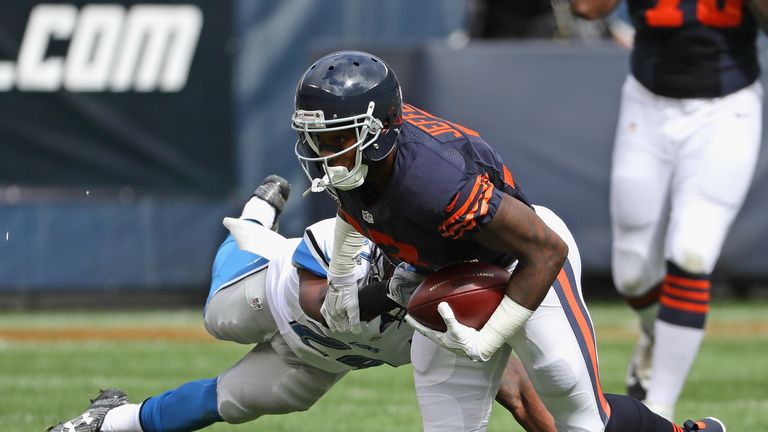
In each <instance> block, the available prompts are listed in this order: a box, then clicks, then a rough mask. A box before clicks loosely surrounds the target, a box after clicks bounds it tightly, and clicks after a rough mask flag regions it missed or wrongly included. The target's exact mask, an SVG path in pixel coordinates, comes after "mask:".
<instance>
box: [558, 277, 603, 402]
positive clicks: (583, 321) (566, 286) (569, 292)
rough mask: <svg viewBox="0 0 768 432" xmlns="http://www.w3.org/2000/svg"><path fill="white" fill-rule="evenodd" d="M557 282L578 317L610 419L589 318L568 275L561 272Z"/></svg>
mask: <svg viewBox="0 0 768 432" xmlns="http://www.w3.org/2000/svg"><path fill="white" fill-rule="evenodd" d="M557 281H558V282H560V285H561V286H562V287H563V292H564V293H565V297H566V299H567V300H568V304H569V305H570V307H571V310H572V311H573V315H574V316H575V317H576V322H577V323H578V325H579V329H580V330H581V333H582V334H583V335H584V343H585V344H586V345H587V350H588V351H589V358H590V359H591V360H592V367H593V369H594V370H593V372H594V374H595V380H596V381H597V382H596V383H595V387H597V392H598V394H599V397H600V405H601V406H602V407H603V411H605V414H606V415H607V416H608V417H610V416H611V406H610V405H609V404H608V401H607V400H605V396H604V395H603V389H602V386H600V374H599V373H598V367H597V352H595V348H596V345H595V339H594V337H593V336H592V332H591V331H590V329H589V324H587V318H586V317H585V316H584V314H582V313H581V307H580V306H579V302H578V300H576V298H575V297H574V295H573V293H574V288H575V287H572V286H571V282H570V281H569V280H568V275H567V274H566V273H565V270H560V273H559V274H558V275H557Z"/></svg>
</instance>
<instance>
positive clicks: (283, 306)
mask: <svg viewBox="0 0 768 432" xmlns="http://www.w3.org/2000/svg"><path fill="white" fill-rule="evenodd" d="M288 192H289V188H288V183H287V182H286V181H285V180H284V179H282V178H280V177H277V176H269V177H267V178H266V179H265V180H264V182H262V184H261V185H260V186H259V188H257V190H256V192H255V193H254V198H251V200H250V201H249V202H248V203H247V204H246V206H245V208H244V210H243V214H242V216H241V217H240V219H235V220H232V219H227V220H225V225H227V227H228V228H229V229H230V231H231V232H232V235H230V236H229V237H228V238H227V239H226V240H225V241H224V243H223V244H222V245H221V247H220V248H219V251H218V253H217V255H216V259H215V261H214V266H213V281H212V283H211V290H210V294H209V297H208V301H207V303H206V307H205V313H204V319H205V326H206V329H207V330H208V332H209V333H211V334H212V335H213V336H215V337H216V338H217V339H221V340H227V341H233V342H237V343H241V344H256V346H255V347H254V348H253V349H252V350H251V351H250V352H249V353H248V354H246V355H245V356H244V357H243V358H242V359H241V360H240V361H238V362H237V363H236V364H235V365H234V366H232V367H230V368H229V369H227V370H226V371H224V372H223V373H221V374H219V375H218V376H217V377H215V378H211V379H204V380H199V381H193V382H188V383H185V384H183V385H181V386H180V387H178V388H176V389H174V390H170V391H166V392H164V393H162V394H159V395H156V396H153V397H150V398H149V399H147V400H145V401H144V402H143V403H141V404H135V403H129V402H128V400H127V397H126V395H125V393H123V392H122V391H120V390H117V389H109V390H104V391H102V392H101V394H100V395H99V396H98V397H97V398H96V399H94V400H93V401H92V403H91V405H90V407H89V408H88V409H87V410H86V411H85V412H84V413H83V414H81V415H80V416H78V417H75V418H74V419H72V420H69V421H67V422H63V423H59V424H57V425H55V426H52V427H51V428H50V429H49V430H50V431H53V432H96V431H106V432H155V431H158V432H159V431H176V432H181V431H192V430H198V429H201V428H204V427H206V426H209V425H211V424H213V423H216V422H222V421H224V422H227V423H232V424H236V423H244V422H248V421H252V420H254V419H257V418H259V417H260V416H262V415H265V414H286V413H291V412H296V411H305V410H307V409H309V408H310V407H311V406H312V405H313V404H314V403H315V402H316V401H317V400H318V399H319V398H320V397H321V396H323V395H324V394H325V393H327V392H328V390H330V388H331V387H332V386H333V385H334V384H336V382H338V381H339V380H340V379H341V378H342V377H343V376H344V375H346V373H347V372H349V371H350V370H353V369H363V368H369V367H374V366H379V365H383V364H389V365H391V366H400V365H403V364H407V363H409V362H410V358H409V351H410V341H411V336H412V334H413V329H412V328H411V327H410V326H408V325H407V324H406V323H404V322H403V320H402V316H403V313H404V312H403V310H402V308H401V307H400V306H399V305H398V304H397V303H395V302H393V301H392V300H390V299H388V298H387V297H386V296H385V294H386V292H387V290H386V286H387V281H386V280H385V279H384V276H385V273H388V270H387V268H388V267H389V270H391V269H392V266H391V265H388V261H387V259H386V258H385V257H384V256H383V254H381V253H380V252H379V250H378V249H377V248H376V247H375V246H374V245H372V244H371V243H367V244H365V245H364V246H363V248H362V249H361V250H360V251H359V253H358V254H357V255H356V257H355V258H356V264H355V268H354V273H355V281H356V282H355V283H356V285H357V286H359V287H360V312H361V320H362V321H363V322H364V323H363V324H362V326H361V328H362V331H361V333H360V334H356V335H352V334H349V333H333V332H331V331H330V330H329V329H328V328H327V327H326V326H325V324H324V319H323V317H322V315H321V313H320V308H321V305H322V302H323V298H324V296H325V292H326V290H327V282H326V274H327V270H328V263H329V261H330V260H331V255H329V253H330V251H332V250H333V228H334V220H333V219H327V220H324V221H321V222H318V223H315V224H313V225H312V226H310V227H309V228H307V229H306V230H305V233H304V237H303V239H285V238H283V237H281V236H279V235H278V234H276V233H274V232H272V231H270V230H269V229H268V228H269V227H273V226H276V224H277V221H276V220H277V217H278V216H279V214H280V212H281V210H282V208H283V204H284V202H285V200H286V199H287V197H288ZM253 221H258V223H255V222H253ZM267 257H268V258H269V259H267ZM513 367H514V365H513ZM508 373H509V374H510V375H509V376H508V377H507V379H505V382H504V386H503V389H502V391H500V392H499V396H498V400H499V402H500V403H502V404H503V405H504V406H505V407H507V408H508V409H509V410H510V411H512V412H513V413H515V415H516V417H517V418H518V419H519V421H520V422H521V424H523V425H524V426H525V428H526V430H528V431H531V432H537V431H542V432H551V431H554V425H553V422H552V419H551V416H549V414H548V413H547V411H546V409H545V408H543V405H542V404H541V402H540V400H539V399H538V398H537V397H536V394H535V392H534V391H533V389H532V387H531V386H530V383H529V382H528V381H527V379H526V377H525V372H524V371H518V370H514V369H510V370H509V371H508Z"/></svg>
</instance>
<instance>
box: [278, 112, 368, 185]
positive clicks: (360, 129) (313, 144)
mask: <svg viewBox="0 0 768 432" xmlns="http://www.w3.org/2000/svg"><path fill="white" fill-rule="evenodd" d="M374 107H375V104H374V103H373V102H370V103H369V104H368V110H367V111H366V113H365V114H359V115H355V116H350V117H343V118H335V119H332V120H325V116H324V114H323V111H321V110H316V111H304V110H296V112H294V113H293V118H292V128H293V130H295V131H296V132H298V134H299V139H298V140H297V141H296V147H295V152H296V157H297V158H298V159H299V162H300V163H301V167H302V168H303V169H304V172H305V173H306V174H307V177H308V178H309V180H310V181H311V182H312V186H311V187H310V188H309V189H308V191H307V192H310V191H311V192H322V191H324V190H326V188H332V189H340V190H350V189H354V188H356V187H358V186H360V185H362V184H363V182H364V181H365V176H366V175H367V174H368V165H366V164H364V163H363V151H364V150H365V149H366V148H368V146H370V145H375V144H374V142H375V141H376V139H377V138H378V137H379V134H380V133H381V131H382V128H383V125H382V123H381V121H380V120H379V119H377V118H375V117H374V116H373V109H374ZM349 129H354V130H355V135H356V141H355V143H354V144H352V145H351V146H349V147H347V148H345V149H344V150H341V151H339V152H336V153H333V154H331V155H328V156H322V157H321V156H318V155H319V154H320V149H319V146H318V143H317V137H318V134H321V133H327V132H335V131H341V130H349ZM349 152H355V165H354V166H353V167H352V169H351V170H348V169H347V168H346V167H343V166H334V165H331V160H332V159H335V158H337V157H339V156H341V155H344V154H346V153H349ZM311 165H316V166H320V167H321V168H322V172H321V174H323V176H322V177H314V176H313V175H312V173H311V171H313V170H311V168H310V167H311ZM315 171H316V170H315ZM307 192H305V195H306V193H307Z"/></svg>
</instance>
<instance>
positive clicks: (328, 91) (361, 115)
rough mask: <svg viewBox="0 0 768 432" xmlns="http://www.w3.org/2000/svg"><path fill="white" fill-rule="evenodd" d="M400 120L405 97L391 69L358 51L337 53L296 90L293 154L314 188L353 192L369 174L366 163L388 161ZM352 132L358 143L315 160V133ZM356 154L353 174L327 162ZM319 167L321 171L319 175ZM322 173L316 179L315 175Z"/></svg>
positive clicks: (318, 64) (320, 63) (312, 69)
mask: <svg viewBox="0 0 768 432" xmlns="http://www.w3.org/2000/svg"><path fill="white" fill-rule="evenodd" d="M402 122H403V97H402V92H401V90H400V83H399V82H398V80H397V77H396V76H395V73H394V71H393V70H392V69H391V68H390V67H389V66H388V65H387V64H386V63H384V61H382V60H381V59H380V58H378V57H376V56H374V55H372V54H368V53H365V52H361V51H339V52H335V53H332V54H328V55H326V56H324V57H322V58H321V59H319V60H317V61H316V62H315V63H314V64H313V65H312V66H310V68H309V69H307V71H306V72H305V73H304V75H303V76H302V77H301V80H300V81H299V84H298V86H297V88H296V100H295V111H294V113H293V117H292V127H293V129H294V130H296V131H297V132H298V134H299V139H298V141H297V143H296V149H295V151H296V156H297V157H298V158H299V161H300V162H301V164H302V167H303V168H304V170H305V172H307V175H308V176H309V178H310V180H311V181H312V185H313V187H312V190H313V191H315V192H317V191H322V190H324V189H325V188H326V187H331V188H339V189H343V190H346V189H352V188H354V187H357V186H360V185H361V184H362V183H363V180H364V179H365V174H366V173H367V165H366V164H365V163H366V162H376V161H380V160H382V159H384V158H386V157H387V155H389V154H390V153H391V152H392V149H393V148H394V147H395V142H396V141H397V136H398V134H399V133H400V127H401V125H402ZM344 129H355V131H356V133H357V142H356V143H355V144H354V145H353V146H351V147H349V148H348V149H345V150H343V151H342V152H339V153H336V154H333V155H330V156H327V157H322V158H321V157H319V156H318V154H319V151H318V147H317V145H316V143H315V142H314V140H313V135H314V134H317V133H322V132H329V131H338V130H344ZM347 151H350V152H351V151H355V152H357V155H356V156H357V157H356V164H355V167H354V168H353V169H352V170H351V171H347V169H346V168H341V167H333V166H331V165H329V163H328V161H329V160H330V159H332V158H334V157H336V156H338V155H339V154H342V153H345V152H347ZM318 165H319V166H320V167H322V170H323V172H318V171H317V169H316V168H317V167H318ZM313 168H314V172H316V173H318V174H321V175H322V174H324V177H323V178H316V177H314V176H313V174H311V172H312V171H313Z"/></svg>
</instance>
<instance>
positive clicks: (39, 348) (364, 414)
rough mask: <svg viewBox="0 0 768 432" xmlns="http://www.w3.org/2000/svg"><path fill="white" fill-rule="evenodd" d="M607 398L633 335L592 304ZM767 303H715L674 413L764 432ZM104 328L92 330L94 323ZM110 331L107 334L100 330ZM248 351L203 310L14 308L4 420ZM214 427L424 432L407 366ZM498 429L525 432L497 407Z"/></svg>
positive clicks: (156, 383) (619, 316)
mask: <svg viewBox="0 0 768 432" xmlns="http://www.w3.org/2000/svg"><path fill="white" fill-rule="evenodd" d="M590 310H591V313H592V318H593V320H594V322H595V325H596V327H597V334H598V343H599V352H600V372H601V373H600V375H601V379H602V384H603V388H604V390H605V391H606V392H622V391H623V384H622V382H623V374H624V367H625V362H626V360H627V358H628V356H629V353H630V351H631V349H632V346H633V344H634V340H635V337H636V331H635V326H634V321H633V319H632V315H631V314H630V313H629V312H628V310H627V309H626V308H625V307H624V306H623V305H620V304H592V305H591V306H590ZM767 312H768V303H766V302H764V301H763V302H759V303H758V302H755V303H750V304H747V303H723V302H719V303H716V304H715V305H714V307H713V312H712V314H711V316H710V321H709V324H708V333H707V337H706V338H705V341H704V344H703V347H702V350H701V352H700V355H699V358H698V359H697V361H696V363H695V365H694V368H693V370H692V372H691V375H690V377H689V380H688V383H687V385H686V388H685V390H684V392H683V395H682V398H681V401H680V404H679V405H678V409H677V412H678V414H679V416H678V417H679V419H683V417H700V416H706V415H715V416H718V417H720V418H721V419H723V420H724V421H725V422H726V424H727V426H728V430H729V431H732V432H739V431H757V430H765V429H764V428H765V426H760V425H762V424H763V422H764V419H762V417H761V415H764V413H766V412H768V313H767ZM97 326H98V327H99V328H100V332H93V331H92V330H93V329H94V328H96V327H97ZM101 330H104V331H101ZM246 350H247V347H245V346H238V345H236V344H232V343H225V342H218V341H213V340H212V339H211V338H207V337H205V335H204V333H203V330H202V324H201V314H200V312H199V311H172V312H142V313H136V312H99V313H92V312H85V313H45V312H35V313H17V312H4V313H2V314H1V315H0V424H3V425H4V426H3V430H4V431H7V432H16V431H18V432H29V431H42V430H44V429H45V427H46V426H48V425H50V424H52V423H54V422H55V421H57V420H62V419H66V418H69V417H72V416H74V415H76V414H78V413H79V412H80V411H82V409H83V408H84V407H85V406H86V405H87V403H88V397H89V396H93V395H94V393H95V392H96V391H97V389H98V388H105V387H119V388H121V389H123V390H125V391H126V392H127V393H128V395H129V397H131V400H133V401H141V400H143V399H144V398H146V397H148V396H151V395H153V394H156V393H159V392H161V391H163V390H166V389H170V388H174V387H176V386H177V385H179V384H181V383H183V382H185V381H187V380H193V379H200V378H207V377H213V376H215V375H216V374H217V373H218V372H219V371H221V370H223V369H224V368H226V367H228V366H229V365H230V364H232V363H233V362H235V361H236V360H237V359H238V358H239V357H240V356H241V355H242V354H243V353H245V352H246ZM210 430H213V431H224V430H243V431H245V430H248V431H250V430H267V431H275V432H278V431H333V432H344V431H365V432H373V431H417V430H420V420H419V413H418V408H417V406H416V398H415V394H414V391H413V388H412V377H411V369H410V367H401V368H398V369H394V368H390V367H380V368H376V369H368V370H364V371H357V372H353V373H350V374H349V375H348V376H347V377H346V378H345V379H344V380H342V382H340V383H339V384H338V385H337V386H336V387H335V388H334V389H333V390H332V391H331V392H330V393H329V394H328V395H326V396H325V397H324V398H323V399H322V400H321V401H320V402H319V403H318V404H317V405H315V406H314V407H313V408H312V409H311V410H310V411H308V412H305V413H296V414H291V415H287V416H272V417H264V418H262V419H259V420H258V421H256V422H254V423H251V424H245V425H240V426H230V425H225V424H220V425H216V426H214V427H212V428H210ZM489 430H490V431H494V432H500V431H519V430H522V429H521V428H520V427H519V426H517V425H516V424H515V422H514V420H513V419H512V417H511V415H508V414H507V413H506V412H505V411H504V410H503V409H502V408H500V407H499V406H498V405H497V406H496V408H495V409H494V413H493V417H492V419H491V422H490V426H489Z"/></svg>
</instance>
